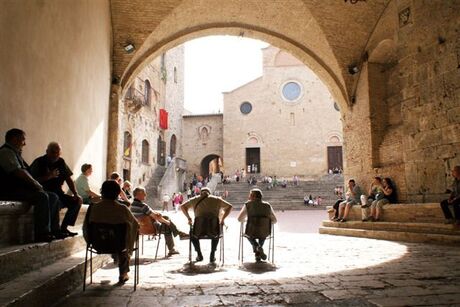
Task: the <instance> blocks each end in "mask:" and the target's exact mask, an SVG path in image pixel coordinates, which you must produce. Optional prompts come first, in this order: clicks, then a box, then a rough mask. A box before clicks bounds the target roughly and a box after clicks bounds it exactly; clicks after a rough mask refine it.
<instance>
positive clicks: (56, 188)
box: [30, 142, 83, 236]
mask: <svg viewBox="0 0 460 307" xmlns="http://www.w3.org/2000/svg"><path fill="white" fill-rule="evenodd" d="M30 171H31V173H32V176H34V178H36V179H37V180H38V182H40V183H41V184H42V185H43V188H44V189H45V191H49V192H53V193H56V194H57V195H58V197H59V200H60V206H61V208H63V207H65V208H67V212H66V214H65V216H64V220H63V221H62V224H61V233H62V234H63V235H64V236H75V235H76V234H77V233H76V232H71V231H69V230H68V229H67V227H68V226H74V225H75V221H76V220H77V217H78V212H80V208H81V205H82V203H83V199H82V198H81V197H80V195H78V192H77V189H76V187H75V183H74V182H73V180H72V178H71V176H72V175H73V173H72V171H71V170H70V168H69V167H68V166H67V164H66V163H65V161H64V159H62V158H61V146H60V145H59V144H58V143H56V142H51V143H49V145H48V148H47V149H46V154H45V155H44V156H41V157H38V158H37V159H35V160H34V162H33V163H32V165H31V166H30ZM64 181H65V182H66V183H67V185H68V187H69V189H70V191H71V192H72V196H70V195H67V194H65V193H64V191H62V185H63V184H64Z"/></svg>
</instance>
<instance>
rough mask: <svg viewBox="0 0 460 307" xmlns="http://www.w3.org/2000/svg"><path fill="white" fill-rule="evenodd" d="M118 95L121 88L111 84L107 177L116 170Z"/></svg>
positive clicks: (118, 125) (118, 122)
mask: <svg viewBox="0 0 460 307" xmlns="http://www.w3.org/2000/svg"><path fill="white" fill-rule="evenodd" d="M120 94H121V87H120V86H119V85H116V84H112V86H111V91H110V104H109V125H108V138H107V147H108V148H107V177H108V176H109V174H110V173H112V172H114V171H117V170H118V164H119V163H118V162H119V161H118V158H119V152H118V140H119V139H120V133H119V130H120V112H119V110H120V101H119V98H120Z"/></svg>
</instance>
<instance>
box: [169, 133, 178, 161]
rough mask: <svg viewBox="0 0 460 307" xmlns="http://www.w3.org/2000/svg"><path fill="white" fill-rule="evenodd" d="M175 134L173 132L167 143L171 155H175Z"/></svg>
mask: <svg viewBox="0 0 460 307" xmlns="http://www.w3.org/2000/svg"><path fill="white" fill-rule="evenodd" d="M176 141H177V140H176V135H175V134H173V135H172V136H171V141H170V143H169V155H170V156H171V158H172V157H174V156H175V155H176Z"/></svg>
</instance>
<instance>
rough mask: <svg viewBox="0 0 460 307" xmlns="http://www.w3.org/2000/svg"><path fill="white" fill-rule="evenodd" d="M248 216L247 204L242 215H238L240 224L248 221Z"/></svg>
mask: <svg viewBox="0 0 460 307" xmlns="http://www.w3.org/2000/svg"><path fill="white" fill-rule="evenodd" d="M247 215H248V212H247V209H246V204H244V205H243V208H241V211H240V213H239V214H238V217H237V219H238V222H240V223H242V222H244V220H245V219H246V216H247Z"/></svg>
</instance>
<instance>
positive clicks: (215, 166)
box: [200, 154, 222, 178]
mask: <svg viewBox="0 0 460 307" xmlns="http://www.w3.org/2000/svg"><path fill="white" fill-rule="evenodd" d="M211 164H212V165H211ZM221 166H222V159H221V157H220V156H219V155H217V154H209V155H207V156H206V157H204V158H203V159H201V163H200V174H201V176H203V178H205V177H207V176H208V175H209V173H210V172H211V171H213V172H214V173H217V172H219V171H220V169H221Z"/></svg>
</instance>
